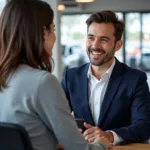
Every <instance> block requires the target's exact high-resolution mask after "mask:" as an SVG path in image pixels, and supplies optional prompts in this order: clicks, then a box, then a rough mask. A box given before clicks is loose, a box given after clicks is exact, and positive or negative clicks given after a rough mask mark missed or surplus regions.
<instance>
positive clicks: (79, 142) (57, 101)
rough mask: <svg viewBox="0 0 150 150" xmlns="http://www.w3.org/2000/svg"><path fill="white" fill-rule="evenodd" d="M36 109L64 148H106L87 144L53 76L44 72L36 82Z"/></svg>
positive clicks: (100, 149)
mask: <svg viewBox="0 0 150 150" xmlns="http://www.w3.org/2000/svg"><path fill="white" fill-rule="evenodd" d="M36 109H37V110H36V111H37V113H38V115H39V116H40V118H41V120H42V121H43V122H44V124H45V125H46V126H47V127H48V128H49V130H50V132H52V133H53V134H54V135H55V137H56V138H57V140H58V141H59V143H60V144H61V145H62V146H63V148H64V149H65V150H70V149H71V150H77V149H78V150H106V147H105V146H104V145H103V144H101V143H90V144H88V143H87V142H86V141H85V140H84V138H83V136H82V134H81V133H80V132H79V130H78V127H77V125H76V123H75V121H74V118H73V116H72V115H71V114H70V110H69V105H68V101H67V100H66V97H65V94H64V92H63V90H62V88H61V86H60V84H59V82H58V80H57V79H56V77H55V76H53V75H51V74H50V73H44V74H43V75H42V76H41V78H40V81H39V84H38V91H37V102H36Z"/></svg>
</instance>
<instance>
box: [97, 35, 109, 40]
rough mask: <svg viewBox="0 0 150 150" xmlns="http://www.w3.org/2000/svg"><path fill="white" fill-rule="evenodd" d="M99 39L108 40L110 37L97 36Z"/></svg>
mask: <svg viewBox="0 0 150 150" xmlns="http://www.w3.org/2000/svg"><path fill="white" fill-rule="evenodd" d="M99 38H100V39H107V40H110V38H109V37H108V36H100V37H99Z"/></svg>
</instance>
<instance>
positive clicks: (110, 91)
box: [98, 59, 123, 126]
mask: <svg viewBox="0 0 150 150" xmlns="http://www.w3.org/2000/svg"><path fill="white" fill-rule="evenodd" d="M122 70H123V68H122V65H121V63H120V62H119V61H118V60H117V59H116V64H115V66H114V69H113V72H112V74H111V77H110V80H109V83H108V86H107V89H106V92H105V96H104V99H103V102H102V106H101V112H100V116H99V121H98V126H101V123H102V121H103V119H104V117H105V116H106V113H107V111H108V108H109V106H110V105H111V102H112V100H113V99H114V97H115V94H116V92H117V89H118V87H119V85H120V83H121V81H122V78H123V76H122V75H121V74H122Z"/></svg>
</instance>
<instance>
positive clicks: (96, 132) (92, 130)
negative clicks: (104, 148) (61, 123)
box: [83, 123, 114, 143]
mask: <svg viewBox="0 0 150 150" xmlns="http://www.w3.org/2000/svg"><path fill="white" fill-rule="evenodd" d="M84 126H85V127H86V128H87V129H86V131H85V132H84V133H83V136H84V138H85V140H87V141H88V142H94V141H95V139H97V138H98V137H105V138H107V139H108V140H109V142H111V143H113V141H114V138H113V134H112V133H111V132H105V131H103V130H101V129H100V128H99V127H94V126H91V125H90V124H87V123H84Z"/></svg>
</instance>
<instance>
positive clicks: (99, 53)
mask: <svg viewBox="0 0 150 150" xmlns="http://www.w3.org/2000/svg"><path fill="white" fill-rule="evenodd" d="M92 53H93V54H94V55H101V54H102V52H95V51H92Z"/></svg>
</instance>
